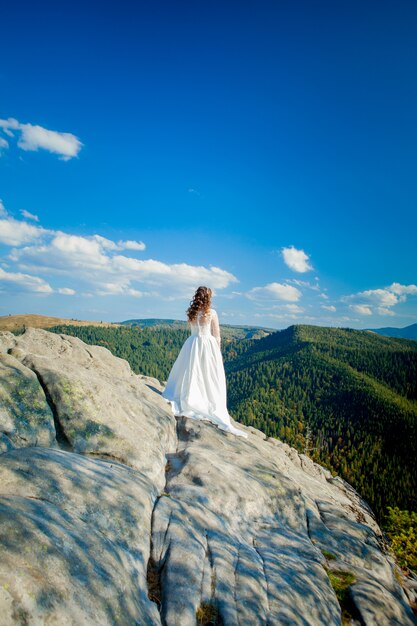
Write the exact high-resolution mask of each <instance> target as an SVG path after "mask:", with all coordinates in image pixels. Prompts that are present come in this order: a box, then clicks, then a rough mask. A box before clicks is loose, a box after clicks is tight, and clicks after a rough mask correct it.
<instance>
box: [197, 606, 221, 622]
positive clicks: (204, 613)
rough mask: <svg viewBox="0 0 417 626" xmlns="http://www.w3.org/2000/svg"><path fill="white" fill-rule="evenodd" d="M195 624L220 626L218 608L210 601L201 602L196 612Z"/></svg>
mask: <svg viewBox="0 0 417 626" xmlns="http://www.w3.org/2000/svg"><path fill="white" fill-rule="evenodd" d="M196 620H197V626H222V624H223V620H222V619H221V617H220V615H219V611H218V608H217V607H216V606H215V605H214V604H211V602H202V603H201V604H200V606H199V607H198V609H197V613H196Z"/></svg>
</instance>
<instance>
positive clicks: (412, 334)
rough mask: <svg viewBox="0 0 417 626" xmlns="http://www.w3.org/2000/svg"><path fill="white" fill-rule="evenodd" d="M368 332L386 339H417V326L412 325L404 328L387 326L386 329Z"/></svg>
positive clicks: (372, 329)
mask: <svg viewBox="0 0 417 626" xmlns="http://www.w3.org/2000/svg"><path fill="white" fill-rule="evenodd" d="M367 330H370V331H372V332H373V333H378V334H379V335H385V336H386V337H403V338H404V339H417V324H410V326H404V327H403V328H394V327H389V326H387V327H386V328H368V329H367Z"/></svg>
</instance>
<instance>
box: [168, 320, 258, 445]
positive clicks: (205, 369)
mask: <svg viewBox="0 0 417 626" xmlns="http://www.w3.org/2000/svg"><path fill="white" fill-rule="evenodd" d="M220 341H221V339H220V327H219V319H218V316H217V312H216V311H215V310H214V309H210V311H209V313H208V315H207V316H206V317H205V318H203V316H202V314H201V313H199V314H198V316H197V319H196V320H195V321H194V322H192V323H191V335H190V336H189V337H188V338H187V339H186V340H185V342H184V344H183V346H182V348H181V350H180V353H179V355H178V357H177V359H176V361H175V363H174V365H173V366H172V369H171V372H170V374H169V377H168V381H167V384H166V387H165V390H164V391H163V393H162V396H163V397H164V398H165V399H166V400H167V401H168V402H169V403H170V404H171V407H172V410H173V413H174V415H177V416H180V415H183V416H185V417H191V418H193V419H203V420H209V421H210V422H213V423H214V424H216V425H217V426H218V427H219V428H221V429H222V430H225V431H227V432H231V433H233V434H235V435H238V436H241V437H247V436H248V434H247V433H246V432H244V431H243V430H239V429H238V428H236V427H235V426H233V424H232V422H231V416H230V415H229V412H228V410H227V395H226V376H225V373H224V365H223V358H222V353H221V351H220Z"/></svg>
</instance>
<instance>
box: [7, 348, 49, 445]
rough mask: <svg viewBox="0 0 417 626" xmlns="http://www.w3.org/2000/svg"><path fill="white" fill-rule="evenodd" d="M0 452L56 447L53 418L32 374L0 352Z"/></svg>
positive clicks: (34, 375) (8, 355)
mask: <svg viewBox="0 0 417 626" xmlns="http://www.w3.org/2000/svg"><path fill="white" fill-rule="evenodd" d="M0 433H1V436H0V452H4V451H5V450H9V449H11V448H14V447H20V446H33V445H39V446H50V447H54V446H56V440H55V427H54V417H53V414H52V411H51V409H50V407H49V405H48V402H47V400H46V397H45V394H44V392H43V390H42V387H41V386H40V385H39V381H38V379H37V377H36V374H34V372H32V371H31V370H30V369H29V368H27V367H25V366H24V365H22V363H20V362H19V361H18V360H17V359H15V358H14V357H13V356H11V355H10V354H1V353H0Z"/></svg>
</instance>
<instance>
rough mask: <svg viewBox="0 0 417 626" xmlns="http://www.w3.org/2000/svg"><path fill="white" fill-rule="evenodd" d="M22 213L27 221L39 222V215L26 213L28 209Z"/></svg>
mask: <svg viewBox="0 0 417 626" xmlns="http://www.w3.org/2000/svg"><path fill="white" fill-rule="evenodd" d="M20 212H21V214H22V215H23V217H25V218H26V219H28V220H33V221H34V222H39V217H38V216H37V215H34V214H33V213H29V211H26V209H22V210H21V211H20Z"/></svg>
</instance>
